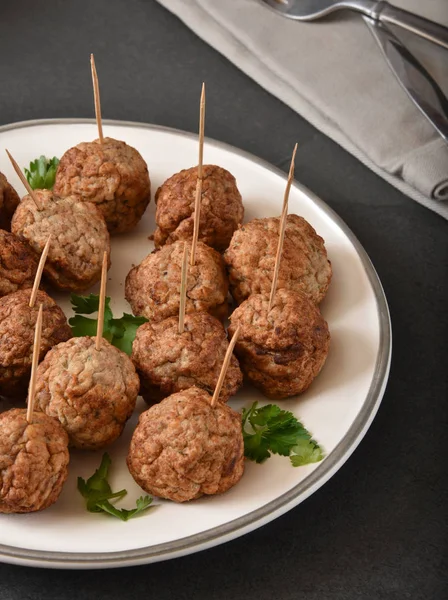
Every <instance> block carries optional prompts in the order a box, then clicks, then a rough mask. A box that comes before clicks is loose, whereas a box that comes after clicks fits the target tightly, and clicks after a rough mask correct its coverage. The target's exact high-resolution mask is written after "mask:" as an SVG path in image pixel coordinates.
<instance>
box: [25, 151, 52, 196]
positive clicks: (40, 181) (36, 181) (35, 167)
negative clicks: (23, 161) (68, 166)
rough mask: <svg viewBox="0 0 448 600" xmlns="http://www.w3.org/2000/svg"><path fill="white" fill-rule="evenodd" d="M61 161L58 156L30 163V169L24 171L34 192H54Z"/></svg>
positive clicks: (37, 159) (42, 158) (43, 157)
mask: <svg viewBox="0 0 448 600" xmlns="http://www.w3.org/2000/svg"><path fill="white" fill-rule="evenodd" d="M58 165H59V159H58V158H56V156H53V158H46V157H45V156H40V157H39V158H36V160H33V161H32V162H30V168H29V169H26V168H25V169H24V171H25V175H26V178H27V180H28V183H29V184H30V186H31V188H32V189H33V190H52V189H53V186H54V182H55V180H56V171H57V169H58Z"/></svg>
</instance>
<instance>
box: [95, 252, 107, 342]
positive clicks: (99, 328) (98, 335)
mask: <svg viewBox="0 0 448 600" xmlns="http://www.w3.org/2000/svg"><path fill="white" fill-rule="evenodd" d="M106 283H107V252H104V254H103V267H102V269H101V287H100V301H99V304H98V326H97V328H96V341H95V348H96V349H97V350H99V349H100V348H101V340H102V339H103V327H104V307H105V305H106Z"/></svg>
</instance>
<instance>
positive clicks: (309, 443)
mask: <svg viewBox="0 0 448 600" xmlns="http://www.w3.org/2000/svg"><path fill="white" fill-rule="evenodd" d="M242 426H243V439H244V455H245V456H246V458H248V459H249V460H253V461H255V462H257V463H262V462H264V461H265V460H267V459H268V458H269V457H270V456H271V454H280V455H281V456H289V457H290V460H291V464H292V465H293V467H300V466H302V465H307V464H310V463H314V462H318V461H320V460H322V458H323V457H324V453H323V450H322V448H321V447H320V446H319V444H318V443H317V442H316V441H315V440H313V439H312V436H311V434H310V433H309V432H308V431H307V430H306V429H305V427H304V426H303V425H302V423H300V421H298V420H297V419H296V418H295V416H294V415H293V414H292V413H291V412H289V411H286V410H282V409H281V408H280V407H279V406H277V405H275V404H267V405H266V406H262V407H260V408H258V402H254V403H253V404H252V406H251V407H250V408H249V409H244V408H243V414H242Z"/></svg>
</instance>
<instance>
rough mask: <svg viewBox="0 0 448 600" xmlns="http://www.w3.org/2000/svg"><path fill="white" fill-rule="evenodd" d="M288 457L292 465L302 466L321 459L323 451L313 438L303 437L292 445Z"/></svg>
mask: <svg viewBox="0 0 448 600" xmlns="http://www.w3.org/2000/svg"><path fill="white" fill-rule="evenodd" d="M291 452H292V454H291V456H290V457H289V459H290V461H291V464H292V466H293V467H302V466H303V465H309V464H311V463H315V462H319V461H320V460H322V459H323V457H324V453H323V451H322V448H321V447H320V446H319V444H318V443H317V442H316V441H315V440H313V439H309V440H306V439H303V440H301V441H300V443H299V444H297V445H296V446H294V448H293V449H292V451H291Z"/></svg>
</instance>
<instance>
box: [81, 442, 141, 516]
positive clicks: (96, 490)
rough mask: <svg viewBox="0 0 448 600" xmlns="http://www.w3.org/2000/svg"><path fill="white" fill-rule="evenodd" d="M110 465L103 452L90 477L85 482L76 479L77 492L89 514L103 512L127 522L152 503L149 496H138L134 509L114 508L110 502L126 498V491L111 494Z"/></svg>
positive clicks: (106, 455) (108, 458) (107, 457)
mask: <svg viewBox="0 0 448 600" xmlns="http://www.w3.org/2000/svg"><path fill="white" fill-rule="evenodd" d="M111 464H112V461H111V459H110V456H109V455H108V454H107V452H105V453H104V454H103V458H102V460H101V464H100V466H99V468H98V469H97V470H96V471H95V473H94V474H93V475H92V477H89V479H88V480H87V481H85V480H84V479H83V478H82V477H78V490H79V492H80V493H81V495H82V497H83V498H85V500H86V507H87V510H88V511H89V512H96V513H98V512H105V513H108V514H109V515H112V516H114V517H117V519H121V520H122V521H129V519H131V518H132V517H135V516H136V515H138V514H139V513H141V512H143V511H144V510H146V509H148V508H149V507H150V505H151V503H152V498H151V496H144V497H143V496H140V498H139V499H138V500H137V501H136V508H132V509H131V510H127V509H126V508H121V509H118V508H116V507H115V506H114V505H113V504H112V503H111V502H109V501H110V500H113V499H115V500H120V499H121V498H123V497H124V496H126V494H127V491H126V490H120V491H119V492H112V489H111V487H110V485H109V482H108V481H107V476H108V474H109V468H110V465H111Z"/></svg>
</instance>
